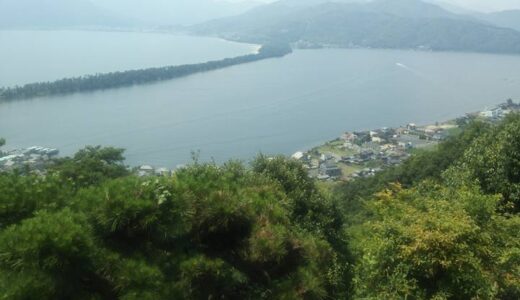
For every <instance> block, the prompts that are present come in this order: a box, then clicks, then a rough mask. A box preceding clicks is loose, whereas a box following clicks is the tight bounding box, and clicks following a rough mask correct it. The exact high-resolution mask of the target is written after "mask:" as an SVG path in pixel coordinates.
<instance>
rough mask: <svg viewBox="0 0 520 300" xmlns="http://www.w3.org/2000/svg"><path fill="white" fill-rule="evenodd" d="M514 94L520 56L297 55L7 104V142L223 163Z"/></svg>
mask: <svg viewBox="0 0 520 300" xmlns="http://www.w3.org/2000/svg"><path fill="white" fill-rule="evenodd" d="M99 34H103V33H99ZM186 41H187V42H186V43H188V44H185V47H186V49H193V50H194V51H195V49H197V51H202V52H201V53H205V54H206V55H207V57H210V56H211V55H214V54H215V53H218V52H219V51H223V50H222V49H220V50H219V49H218V47H217V46H216V45H215V44H213V43H214V41H213V40H211V39H210V40H208V39H204V38H202V39H199V38H193V37H191V38H186ZM190 41H192V42H193V44H190ZM225 45H227V44H224V46H225ZM226 51H227V50H226ZM234 51H235V50H232V51H229V53H226V54H228V55H226V56H234V55H236V54H237V53H235V52H234ZM13 55H14V54H13ZM201 57H202V61H204V60H205V58H206V56H205V55H202V56H201ZM171 59H172V60H173V61H175V60H177V61H179V60H178V57H176V56H175V55H172V58H171ZM180 60H182V59H180ZM79 65H80V66H81V64H79ZM130 65H131V64H129V65H128V68H124V69H129V68H131V67H130ZM25 67H27V68H29V66H28V65H27V66H25ZM23 71H24V70H20V72H23ZM509 97H511V98H516V99H520V56H506V55H486V54H470V53H430V52H415V51H394V50H346V49H344V50H341V49H322V50H299V51H295V52H294V53H293V54H291V55H289V56H286V57H284V58H281V59H270V60H265V61H260V62H255V63H250V64H244V65H240V66H235V67H231V68H227V69H223V70H219V71H213V72H208V73H202V74H197V75H193V76H190V77H186V78H182V79H176V80H171V81H167V82H162V83H157V84H151V85H145V86H135V87H131V88H123V89H116V90H108V91H102V92H95V93H84V94H75V95H69V96H63V97H53V98H43V99H35V100H28V101H19V102H12V103H4V104H0V136H3V137H5V138H6V139H7V140H8V145H9V147H10V148H16V147H28V146H32V145H41V146H47V147H57V148H59V149H60V150H61V151H62V154H66V155H68V154H72V153H74V152H75V151H76V150H78V149H79V148H82V147H83V146H85V145H98V144H99V145H113V146H117V147H123V148H126V149H127V152H126V156H127V159H128V160H127V162H128V163H129V164H131V165H139V164H145V163H146V164H152V165H156V166H166V167H174V166H176V165H178V164H184V163H186V162H189V161H190V152H191V151H192V150H195V151H196V150H201V158H202V159H205V160H208V159H211V158H214V159H215V160H216V161H218V162H222V161H225V160H228V159H230V158H238V159H245V160H247V159H250V158H252V157H253V156H254V155H256V154H258V153H259V152H264V153H267V154H277V153H280V154H292V153H294V152H295V151H298V150H304V149H306V148H309V147H311V146H313V145H316V144H319V143H320V142H323V141H326V140H330V139H333V138H335V137H337V136H339V135H340V134H341V133H342V132H343V131H345V130H361V129H372V128H378V127H383V126H398V125H401V124H406V123H408V122H416V123H420V124H424V123H429V122H435V121H443V120H447V119H450V118H453V117H457V116H460V115H464V114H465V113H466V112H471V111H475V110H480V109H483V108H485V107H487V106H493V105H495V104H498V103H499V102H502V101H504V100H505V99H507V98H509Z"/></svg>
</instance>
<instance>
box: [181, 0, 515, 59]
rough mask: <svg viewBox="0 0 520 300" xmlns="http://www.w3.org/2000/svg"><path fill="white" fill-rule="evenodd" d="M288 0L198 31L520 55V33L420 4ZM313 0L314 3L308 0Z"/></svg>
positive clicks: (257, 39)
mask: <svg viewBox="0 0 520 300" xmlns="http://www.w3.org/2000/svg"><path fill="white" fill-rule="evenodd" d="M292 1H293V0H282V1H279V2H276V3H273V4H269V5H265V6H261V7H258V8H256V9H253V10H251V11H249V12H247V13H245V14H242V15H239V16H236V17H230V18H224V19H220V20H215V21H211V22H207V23H204V24H201V25H197V26H194V27H192V28H191V30H192V31H193V32H194V33H199V34H211V35H219V36H221V37H224V38H228V39H233V40H238V41H246V42H254V43H265V42H288V43H292V44H295V45H297V46H299V47H320V46H335V47H369V48H400V49H431V50H450V51H475V52H496V53H520V32H517V31H514V30H511V29H505V28H499V27H495V26H492V25H490V24H486V23H484V22H482V21H476V19H475V18H474V17H470V16H465V15H459V14H455V13H452V12H449V11H447V10H444V9H442V8H441V7H439V6H436V5H433V4H431V3H426V2H422V1H419V0H376V1H373V2H368V3H323V2H324V1H318V2H320V3H319V4H314V5H313V4H310V5H303V6H299V7H294V6H291V5H290V4H287V3H290V2H292ZM307 1H311V2H313V0H307Z"/></svg>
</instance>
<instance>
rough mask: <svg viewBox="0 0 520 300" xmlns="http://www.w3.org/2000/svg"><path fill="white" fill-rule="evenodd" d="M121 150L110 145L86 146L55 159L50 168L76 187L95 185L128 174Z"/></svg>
mask: <svg viewBox="0 0 520 300" xmlns="http://www.w3.org/2000/svg"><path fill="white" fill-rule="evenodd" d="M123 152H124V150H123V149H117V148H112V147H107V148H102V147H101V146H97V147H92V146H88V147H86V148H84V149H82V150H80V151H79V152H77V153H76V154H75V155H74V157H72V158H68V157H67V158H63V159H59V160H57V161H56V165H55V166H54V167H53V168H52V170H53V171H56V172H58V173H59V174H60V175H61V177H62V178H63V179H64V180H67V181H69V182H71V183H73V184H74V185H75V186H77V187H87V186H90V185H97V184H100V183H102V182H104V181H105V180H107V179H112V178H119V177H123V176H126V175H128V174H129V171H128V170H127V168H126V167H125V165H124V164H123V163H124V160H125V158H124V156H123Z"/></svg>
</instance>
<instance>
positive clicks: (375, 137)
mask: <svg viewBox="0 0 520 300" xmlns="http://www.w3.org/2000/svg"><path fill="white" fill-rule="evenodd" d="M382 142H383V139H382V138H380V137H378V136H373V137H372V143H378V144H381V143H382Z"/></svg>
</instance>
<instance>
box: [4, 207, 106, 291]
mask: <svg viewBox="0 0 520 300" xmlns="http://www.w3.org/2000/svg"><path fill="white" fill-rule="evenodd" d="M97 253H98V249H97V248H96V247H95V244H94V237H93V236H92V234H91V231H90V227H89V225H88V224H87V222H86V220H85V218H84V217H82V216H81V215H80V214H75V213H73V212H72V211H70V210H68V209H64V210H63V211H60V212H56V213H49V212H45V211H41V212H38V213H37V214H36V215H35V216H34V217H32V218H29V219H26V220H24V221H22V222H21V224H19V225H13V226H11V227H9V228H7V229H5V230H4V231H2V232H1V234H0V272H1V274H2V277H3V278H2V283H0V286H1V285H4V286H3V288H4V289H3V291H5V296H4V297H3V298H4V299H33V298H34V299H37V298H40V299H42V298H47V299H65V298H77V299H81V298H87V296H89V295H97V296H108V295H110V294H111V292H110V290H109V289H108V286H106V285H105V284H104V281H103V280H102V279H101V278H100V277H99V276H98V274H97V273H96V254H97Z"/></svg>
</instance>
